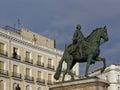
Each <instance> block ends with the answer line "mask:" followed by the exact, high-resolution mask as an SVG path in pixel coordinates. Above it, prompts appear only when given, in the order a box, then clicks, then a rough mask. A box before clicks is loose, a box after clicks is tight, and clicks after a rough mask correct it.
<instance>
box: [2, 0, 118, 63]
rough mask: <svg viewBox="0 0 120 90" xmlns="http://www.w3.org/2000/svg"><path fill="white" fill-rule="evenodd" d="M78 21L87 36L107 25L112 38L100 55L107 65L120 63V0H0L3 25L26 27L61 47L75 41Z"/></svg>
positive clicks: (103, 45)
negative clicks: (54, 41)
mask: <svg viewBox="0 0 120 90" xmlns="http://www.w3.org/2000/svg"><path fill="white" fill-rule="evenodd" d="M18 20H19V21H18ZM18 23H20V25H18ZM77 24H81V26H82V32H83V34H84V36H85V37H87V36H88V35H89V34H90V33H91V32H92V30H93V29H95V28H98V27H104V26H105V25H106V26H107V30H108V35H109V41H108V42H106V43H104V44H102V45H101V46H100V48H101V49H100V50H101V53H100V56H101V57H105V58H106V62H107V65H111V64H120V57H119V56H120V0H0V26H1V27H3V26H6V25H9V26H12V27H15V28H19V27H20V28H26V29H29V30H31V31H33V32H36V33H38V34H41V35H43V36H46V37H48V38H51V39H55V40H56V43H57V49H60V50H64V46H65V44H67V45H69V44H71V43H72V36H73V34H74V31H75V27H76V25H77ZM100 64H101V65H102V63H100Z"/></svg>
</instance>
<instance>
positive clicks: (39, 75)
mask: <svg viewBox="0 0 120 90" xmlns="http://www.w3.org/2000/svg"><path fill="white" fill-rule="evenodd" d="M38 78H39V79H41V71H38Z"/></svg>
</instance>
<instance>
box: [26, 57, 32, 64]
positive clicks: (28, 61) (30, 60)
mask: <svg viewBox="0 0 120 90" xmlns="http://www.w3.org/2000/svg"><path fill="white" fill-rule="evenodd" d="M25 62H27V63H30V64H33V59H30V58H25Z"/></svg>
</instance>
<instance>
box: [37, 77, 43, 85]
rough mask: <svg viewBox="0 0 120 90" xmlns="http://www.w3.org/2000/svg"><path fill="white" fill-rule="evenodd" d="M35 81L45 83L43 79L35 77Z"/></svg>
mask: <svg viewBox="0 0 120 90" xmlns="http://www.w3.org/2000/svg"><path fill="white" fill-rule="evenodd" d="M36 82H37V83H38V84H45V79H41V78H37V80H36Z"/></svg>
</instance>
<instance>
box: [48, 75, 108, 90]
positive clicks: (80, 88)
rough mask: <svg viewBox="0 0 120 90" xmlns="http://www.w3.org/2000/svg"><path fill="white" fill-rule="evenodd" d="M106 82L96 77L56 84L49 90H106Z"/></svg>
mask: <svg viewBox="0 0 120 90" xmlns="http://www.w3.org/2000/svg"><path fill="white" fill-rule="evenodd" d="M108 86H109V84H108V82H107V81H105V80H102V79H99V78H97V77H91V78H86V79H79V80H74V81H65V82H63V83H62V82H61V83H56V84H54V85H53V86H51V87H50V88H49V90H108Z"/></svg>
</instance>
